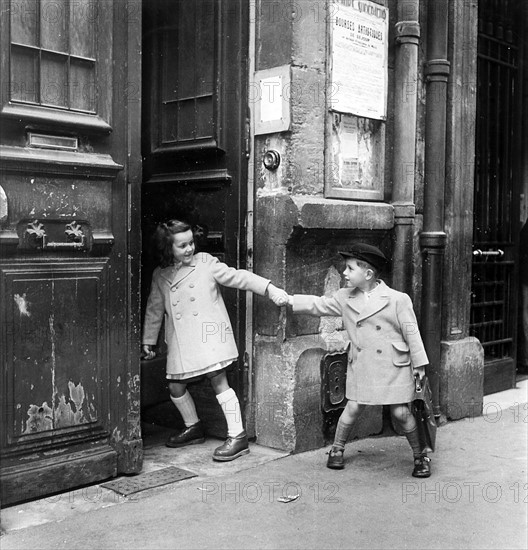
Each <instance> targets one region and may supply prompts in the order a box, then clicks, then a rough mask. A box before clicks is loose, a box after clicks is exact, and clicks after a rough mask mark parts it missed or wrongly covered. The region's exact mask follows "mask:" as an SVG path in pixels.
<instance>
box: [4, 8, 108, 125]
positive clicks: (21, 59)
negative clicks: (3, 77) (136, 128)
mask: <svg viewBox="0 0 528 550" xmlns="http://www.w3.org/2000/svg"><path fill="white" fill-rule="evenodd" d="M4 6H8V13H9V17H6V18H2V19H3V21H2V23H1V29H0V30H1V31H2V49H3V50H4V51H8V52H9V56H8V57H6V58H3V59H2V66H1V67H0V70H1V71H2V74H9V85H8V86H4V87H3V89H2V105H3V108H2V114H3V115H6V116H7V115H9V114H12V115H16V116H19V117H20V116H22V117H23V118H24V117H27V118H37V119H38V118H39V116H40V117H42V116H43V113H44V111H48V112H49V110H50V109H52V110H53V111H55V112H57V111H60V112H61V113H62V115H60V116H62V118H61V119H59V120H60V121H62V122H67V120H68V118H67V113H71V114H72V115H76V116H77V119H76V120H75V122H76V123H77V124H78V123H79V116H82V115H87V116H88V117H92V119H94V120H93V122H92V124H93V125H94V126H101V127H103V126H105V125H101V123H100V122H99V123H97V122H96V120H95V119H97V118H99V119H101V120H103V121H106V122H107V123H108V122H109V116H108V113H109V112H110V97H111V86H109V85H108V81H109V75H110V71H111V63H112V58H111V44H112V38H111V37H112V15H111V14H112V2H107V1H102V2H101V1H98V0H3V7H4ZM39 114H40V115H39ZM47 117H48V120H49V118H50V115H49V114H48V115H47ZM84 123H85V124H86V125H87V126H89V125H90V121H89V120H88V119H86V120H85V121H84ZM105 128H106V129H109V127H108V125H106V127H105Z"/></svg>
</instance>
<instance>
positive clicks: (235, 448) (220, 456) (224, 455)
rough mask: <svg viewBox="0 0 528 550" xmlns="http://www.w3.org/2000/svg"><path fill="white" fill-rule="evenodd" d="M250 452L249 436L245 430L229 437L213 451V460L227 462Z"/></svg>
mask: <svg viewBox="0 0 528 550" xmlns="http://www.w3.org/2000/svg"><path fill="white" fill-rule="evenodd" d="M248 453H249V443H248V438H247V434H246V432H245V431H243V432H242V433H240V434H239V435H237V436H236V437H228V438H227V439H226V440H225V441H224V444H223V445H220V447H217V448H216V449H215V450H214V453H213V460H218V461H220V462H227V461H229V460H235V458H238V457H239V456H242V455H247V454H248Z"/></svg>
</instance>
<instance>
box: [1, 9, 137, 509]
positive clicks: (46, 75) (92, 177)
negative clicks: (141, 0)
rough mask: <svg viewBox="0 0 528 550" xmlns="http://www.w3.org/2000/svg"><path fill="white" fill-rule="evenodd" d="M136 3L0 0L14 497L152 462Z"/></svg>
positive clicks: (5, 392) (7, 481) (8, 481)
mask: <svg viewBox="0 0 528 550" xmlns="http://www.w3.org/2000/svg"><path fill="white" fill-rule="evenodd" d="M136 8H137V6H135V5H134V3H128V2H119V3H117V2H107V1H106V0H102V1H100V2H97V1H96V2H94V1H91V0H90V1H83V0H81V1H79V2H68V1H56V0H54V1H53V2H51V1H47V0H40V1H35V0H24V1H21V0H2V3H1V12H2V18H1V20H0V25H1V29H0V30H1V33H0V35H1V43H0V53H1V61H0V62H1V67H0V73H1V74H2V96H1V106H0V108H1V111H0V129H1V134H0V157H1V170H0V186H1V189H0V191H1V192H0V301H1V319H0V320H1V333H0V336H1V361H2V375H1V376H2V382H1V405H0V406H1V415H2V433H1V436H0V452H1V471H0V476H1V485H2V493H1V501H2V505H5V504H9V503H12V502H17V501H22V500H26V499H34V498H37V497H40V496H43V495H47V494H51V493H55V492H57V491H62V490H67V489H70V488H72V487H77V486H79V485H84V484H88V483H93V482H96V481H99V480H102V479H106V478H109V477H112V476H115V475H116V474H117V473H118V472H137V471H139V470H140V469H141V460H142V446H141V437H140V428H139V418H138V417H139V411H138V409H139V404H138V403H139V399H138V395H139V376H138V372H139V342H138V341H137V337H136V336H134V335H135V334H136V333H137V325H138V324H139V300H138V299H137V296H138V292H137V289H135V287H136V284H137V283H136V280H137V277H136V276H135V275H134V274H137V272H138V263H139V262H138V257H139V249H140V246H139V238H140V237H139V231H138V230H137V229H136V227H137V223H134V217H133V216H134V212H133V209H132V206H133V205H135V204H136V203H137V201H136V199H135V194H136V191H135V189H136V188H137V189H139V185H138V184H137V183H136V182H137V181H138V180H139V177H140V166H141V165H140V156H139V147H138V145H136V144H137V143H139V139H138V138H139V124H136V123H135V122H134V118H135V119H137V118H138V116H139V110H138V107H139V99H140V96H139V78H140V75H139V73H138V72H137V67H138V66H139V50H138V49H133V48H131V49H130V50H129V48H128V33H129V32H131V33H132V34H133V35H134V36H136V37H137V36H140V33H141V26H140V23H141V13H140V10H138V9H136ZM134 33H135V34H134ZM127 66H129V67H130V71H129V72H127V69H126V67H127ZM134 71H136V74H135V75H134ZM123 82H135V83H136V87H135V90H134V92H135V97H134V95H133V94H132V93H131V92H132V89H131V88H128V89H124V88H123V87H122V83H123ZM118 86H121V88H120V89H118ZM131 136H132V137H131ZM133 136H136V137H133Z"/></svg>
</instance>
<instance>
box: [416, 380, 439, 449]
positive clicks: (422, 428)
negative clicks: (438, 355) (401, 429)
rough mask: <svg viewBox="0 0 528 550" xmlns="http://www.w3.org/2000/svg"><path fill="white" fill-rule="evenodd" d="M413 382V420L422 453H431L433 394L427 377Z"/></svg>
mask: <svg viewBox="0 0 528 550" xmlns="http://www.w3.org/2000/svg"><path fill="white" fill-rule="evenodd" d="M414 381H415V389H414V397H413V401H412V404H411V410H412V414H413V415H414V418H416V425H417V428H418V437H419V438H420V443H421V445H422V452H423V453H429V452H431V453H432V452H434V450H435V442H436V420H435V417H434V413H433V399H432V397H433V394H432V392H431V386H430V385H429V379H428V378H427V376H424V378H423V380H421V381H420V377H419V376H416V377H415V379H414Z"/></svg>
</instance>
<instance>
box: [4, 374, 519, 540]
mask: <svg viewBox="0 0 528 550" xmlns="http://www.w3.org/2000/svg"><path fill="white" fill-rule="evenodd" d="M527 387H528V386H527V380H523V381H522V382H519V383H518V384H517V387H516V388H515V389H512V390H508V391H505V392H501V393H497V394H492V395H489V396H487V397H486V398H485V400H484V415H483V416H481V417H478V418H471V419H463V420H459V421H455V422H449V423H447V424H445V425H444V426H442V427H441V428H439V429H438V433H437V451H436V452H435V453H434V454H432V455H431V458H432V476H431V477H430V478H428V479H416V478H413V477H411V475H410V473H411V471H412V456H411V454H410V451H409V448H408V444H407V441H406V440H405V438H403V437H399V436H389V437H383V436H380V437H371V438H368V439H362V440H358V441H353V442H351V443H349V444H348V445H347V448H346V452H345V460H346V463H345V469H344V470H340V471H336V470H329V469H328V468H326V466H325V464H326V458H327V457H326V450H327V449H318V450H315V451H309V452H305V453H299V454H296V455H286V456H285V455H284V453H281V452H279V451H274V450H273V449H267V448H264V447H260V446H258V445H251V453H250V454H249V455H246V456H244V457H241V458H239V459H237V460H235V461H233V462H231V463H226V464H216V463H214V462H212V461H211V459H210V452H211V449H212V448H213V447H214V446H216V445H217V444H218V441H210V442H209V441H208V442H206V444H204V446H196V448H198V447H202V449H200V450H197V449H193V450H192V453H193V454H192V460H193V462H192V463H189V458H190V456H191V455H185V453H189V452H191V451H189V450H188V448H187V449H185V450H184V451H183V450H181V449H180V450H178V452H174V451H175V450H168V449H167V450H164V451H163V453H162V455H160V454H159V453H160V451H159V449H158V451H156V452H154V451H152V452H149V450H148V449H147V451H146V455H147V459H146V469H147V470H150V471H151V470H154V469H157V468H160V467H164V466H167V465H168V463H167V461H170V463H171V464H173V465H177V466H179V467H182V468H185V469H188V470H192V471H193V472H195V473H197V474H198V476H197V477H194V478H190V479H185V480H182V481H178V482H176V483H172V484H169V485H164V486H162V487H158V488H153V489H149V490H146V491H142V492H139V493H135V494H132V495H130V496H129V497H128V498H125V497H122V496H119V495H117V494H116V493H113V492H112V491H109V490H107V489H102V488H101V487H100V486H92V487H89V488H85V489H84V490H77V491H71V492H69V493H65V494H62V495H57V496H55V497H50V498H47V499H42V500H38V501H34V502H31V503H27V504H22V505H18V506H12V507H9V508H6V509H4V510H2V516H1V522H2V527H3V529H4V530H5V534H4V535H3V536H2V537H1V538H0V547H1V549H2V550H11V549H24V550H26V549H29V548H31V549H48V548H49V549H52V548H53V549H62V548H65V549H66V548H68V549H71V548H74V549H76V550H77V549H92V548H93V549H104V550H106V549H113V548H118V549H121V548H127V549H143V548H145V549H146V548H153V549H154V548H155V549H158V548H185V549H190V548H197V549H204V548H226V549H238V548H241V549H242V548H244V549H246V548H248V549H249V548H255V549H268V548H269V549H278V548H281V549H282V548H284V549H290V548H291V549H296V548H299V549H304V548H332V549H335V548H345V549H346V548H358V549H366V548H369V549H370V548H372V549H374V548H376V549H384V548H387V549H389V548H390V549H400V548H401V549H404V548H416V549H418V548H420V549H421V548H431V549H432V548H435V549H436V548H438V549H440V548H442V549H444V548H445V549H466V548H467V549H484V548H486V549H498V548H500V549H503V548H504V549H506V548H507V549H510V548H511V549H514V548H522V549H526V548H528V537H527V527H528V522H527V500H528V477H527V463H526V459H527V427H528V398H527ZM182 451H183V452H182ZM164 453H170V454H164ZM296 495H297V498H295V499H293V500H291V501H290V502H281V501H280V500H278V499H279V498H280V497H283V496H285V497H288V496H289V497H293V496H296Z"/></svg>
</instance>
